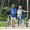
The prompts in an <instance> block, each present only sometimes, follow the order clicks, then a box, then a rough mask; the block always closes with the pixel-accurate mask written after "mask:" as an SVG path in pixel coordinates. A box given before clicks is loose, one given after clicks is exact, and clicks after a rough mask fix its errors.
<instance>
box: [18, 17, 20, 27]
mask: <svg viewBox="0 0 30 30" xmlns="http://www.w3.org/2000/svg"><path fill="white" fill-rule="evenodd" d="M19 20H20V19H19V17H18V26H19Z"/></svg>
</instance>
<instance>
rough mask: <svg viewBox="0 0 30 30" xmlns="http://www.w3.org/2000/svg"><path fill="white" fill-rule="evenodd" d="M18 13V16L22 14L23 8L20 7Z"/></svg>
mask: <svg viewBox="0 0 30 30" xmlns="http://www.w3.org/2000/svg"><path fill="white" fill-rule="evenodd" d="M17 14H18V15H17V17H19V16H22V9H18V10H17Z"/></svg>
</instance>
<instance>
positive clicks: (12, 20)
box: [11, 17, 13, 27]
mask: <svg viewBox="0 0 30 30" xmlns="http://www.w3.org/2000/svg"><path fill="white" fill-rule="evenodd" d="M11 25H12V27H13V18H12V17H11Z"/></svg>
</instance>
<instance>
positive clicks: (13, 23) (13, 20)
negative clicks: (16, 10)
mask: <svg viewBox="0 0 30 30" xmlns="http://www.w3.org/2000/svg"><path fill="white" fill-rule="evenodd" d="M13 19H14V20H13V26H14V27H15V20H16V18H15V17H14V18H13Z"/></svg>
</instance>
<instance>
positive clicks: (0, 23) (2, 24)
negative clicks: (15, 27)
mask: <svg viewBox="0 0 30 30" xmlns="http://www.w3.org/2000/svg"><path fill="white" fill-rule="evenodd" d="M17 22H18V20H16V23H17ZM22 22H24V19H23V20H22ZM4 26H6V22H0V27H4Z"/></svg>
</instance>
